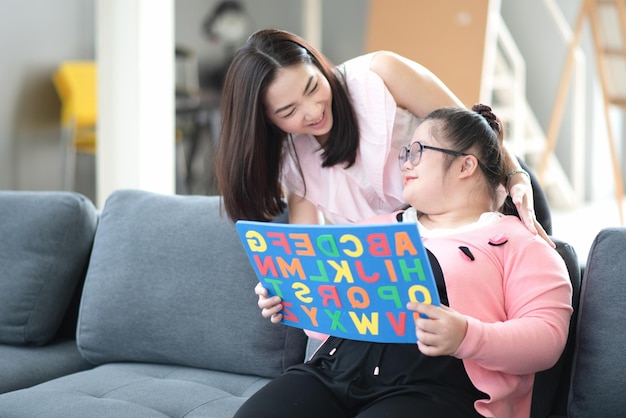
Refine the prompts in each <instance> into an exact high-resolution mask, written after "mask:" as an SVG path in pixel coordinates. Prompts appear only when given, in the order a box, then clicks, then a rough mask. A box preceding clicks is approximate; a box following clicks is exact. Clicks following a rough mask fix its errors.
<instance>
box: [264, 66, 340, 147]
mask: <svg viewBox="0 0 626 418" xmlns="http://www.w3.org/2000/svg"><path fill="white" fill-rule="evenodd" d="M332 101H333V100H332V92H331V89H330V85H329V84H328V80H327V79H326V77H324V75H323V74H322V73H321V72H320V70H319V69H318V68H317V67H316V66H315V65H313V64H297V65H292V66H289V67H283V68H281V69H279V70H278V72H277V74H276V78H275V79H274V81H272V83H270V85H269V86H268V87H267V90H266V93H265V97H264V104H265V113H266V115H267V117H268V118H269V119H270V121H271V122H272V123H273V124H274V125H276V126H277V127H279V128H280V129H282V130H283V131H285V132H287V133H292V134H310V135H313V136H315V137H317V139H318V140H319V141H320V143H323V142H324V141H325V140H326V139H327V138H328V135H329V133H330V129H331V128H332V126H333V114H332Z"/></svg>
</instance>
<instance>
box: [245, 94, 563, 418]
mask: <svg viewBox="0 0 626 418" xmlns="http://www.w3.org/2000/svg"><path fill="white" fill-rule="evenodd" d="M502 153H503V150H502V127H501V125H500V123H499V121H498V120H497V119H496V117H495V116H494V114H493V113H492V112H491V109H490V108H489V107H487V106H484V105H476V106H474V107H473V109H472V110H471V111H470V110H466V109H460V108H443V109H439V110H436V111H434V112H432V113H431V114H429V115H428V116H427V117H426V118H425V120H424V121H423V123H422V124H421V125H420V126H419V127H418V128H417V130H416V131H415V134H414V135H413V138H412V140H411V142H410V144H409V145H408V146H406V147H404V148H402V149H401V150H400V152H399V156H398V161H399V166H400V167H401V168H402V181H403V184H404V190H403V193H402V197H403V199H405V200H406V202H408V203H409V204H410V205H411V207H409V208H408V209H406V210H404V211H398V212H394V213H391V214H388V215H382V216H377V217H374V218H372V219H370V220H369V222H378V223H380V222H416V223H417V225H418V228H419V231H420V233H421V235H422V237H423V241H424V246H425V247H426V249H427V250H428V251H429V253H430V254H429V255H430V258H431V261H432V267H433V272H434V274H435V277H436V280H437V282H438V288H439V290H440V298H441V300H442V306H433V305H427V304H419V303H409V304H408V305H407V309H409V310H411V311H414V312H417V313H420V314H422V315H421V316H416V318H418V319H416V320H415V333H416V336H417V339H418V342H417V345H414V344H379V343H368V342H362V341H352V340H346V339H340V338H337V337H333V336H330V337H328V338H327V339H326V340H325V342H324V343H323V345H322V346H321V347H320V348H319V349H318V351H317V352H316V354H315V355H314V356H313V357H312V358H311V359H310V360H309V361H308V362H306V363H305V364H302V365H298V366H295V367H292V368H290V369H289V370H287V371H286V372H285V373H284V374H283V375H282V376H280V377H278V378H276V379H275V380H273V381H272V382H270V383H269V384H268V385H267V386H265V387H264V388H263V389H261V390H260V391H259V392H258V393H256V394H255V395H253V396H252V397H251V398H250V399H249V400H248V401H247V402H246V403H245V404H244V405H243V406H242V408H241V409H240V411H239V412H238V413H237V415H236V417H238V418H242V417H269V416H271V417H322V416H323V417H359V418H364V417H372V418H373V417H383V416H389V417H396V418H398V417H400V418H401V417H473V416H476V417H478V416H486V417H498V418H508V417H520V418H521V417H525V418H527V417H528V416H529V415H530V407H531V397H532V388H533V381H534V374H535V373H536V372H538V371H541V370H544V369H547V368H549V367H551V366H552V365H553V364H554V363H555V362H556V361H557V360H558V358H559V356H560V354H561V352H562V350H563V348H564V346H565V342H566V338H567V333H568V326H569V319H570V315H571V313H572V307H571V285H570V281H569V275H568V272H567V269H566V267H565V263H564V262H563V260H562V259H561V257H560V256H559V255H558V253H557V252H556V251H555V250H554V249H553V248H550V247H549V246H548V245H547V243H546V242H545V241H544V240H542V239H541V238H540V237H538V236H537V235H535V234H532V233H531V232H530V231H528V230H527V229H526V228H525V227H524V226H523V225H522V223H521V222H520V221H519V219H517V218H516V217H514V216H505V215H503V214H501V213H498V212H496V211H495V209H496V208H497V189H498V186H499V185H500V184H501V182H502V178H503V177H504V176H505V169H504V167H503V155H502ZM256 292H257V294H258V295H259V307H260V308H261V309H262V314H263V316H265V317H268V318H271V320H272V322H278V321H280V319H281V314H280V310H281V309H282V305H281V304H280V298H278V297H271V298H268V297H267V293H266V292H265V290H264V289H263V288H262V287H261V286H257V289H256Z"/></svg>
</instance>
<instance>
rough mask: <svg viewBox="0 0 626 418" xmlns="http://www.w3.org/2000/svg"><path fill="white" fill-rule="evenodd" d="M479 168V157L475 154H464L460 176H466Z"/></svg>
mask: <svg viewBox="0 0 626 418" xmlns="http://www.w3.org/2000/svg"><path fill="white" fill-rule="evenodd" d="M477 169H478V159H477V158H476V157H475V156H473V155H464V156H463V163H462V164H461V171H460V173H459V178H466V177H469V176H471V175H472V174H474V172H475V171H476V170H477Z"/></svg>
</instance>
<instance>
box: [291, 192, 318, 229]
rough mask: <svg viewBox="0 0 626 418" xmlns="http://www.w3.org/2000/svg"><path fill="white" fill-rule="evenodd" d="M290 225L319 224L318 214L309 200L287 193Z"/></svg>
mask: <svg viewBox="0 0 626 418" xmlns="http://www.w3.org/2000/svg"><path fill="white" fill-rule="evenodd" d="M287 206H288V207H289V223H290V224H312V225H315V224H319V223H320V222H319V213H318V211H317V208H316V207H315V205H314V204H313V203H311V201H310V200H308V199H305V198H304V197H302V196H298V195H295V194H293V193H289V194H288V195H287Z"/></svg>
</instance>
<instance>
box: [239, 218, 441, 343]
mask: <svg viewBox="0 0 626 418" xmlns="http://www.w3.org/2000/svg"><path fill="white" fill-rule="evenodd" d="M236 226H237V230H238V232H239V235H240V237H241V240H242V243H243V246H244V248H245V250H246V252H247V254H248V257H249V258H250V261H251V263H252V266H253V268H254V270H255V272H256V274H257V276H258V278H259V280H260V281H261V283H262V284H263V286H264V287H265V288H266V289H267V290H268V293H269V295H270V296H273V295H278V296H280V297H281V298H282V300H283V306H284V309H283V312H282V313H283V323H284V324H286V325H291V326H294V327H298V328H303V329H309V330H312V331H316V332H321V333H324V334H330V335H333V336H336V337H342V338H348V339H353V340H363V341H373V342H390V343H408V342H412V343H415V342H416V341H417V337H416V336H415V325H414V315H416V314H415V313H414V312H412V311H409V310H407V309H406V304H407V302H409V301H418V302H423V303H430V304H433V305H439V304H440V301H439V293H438V292H437V286H436V284H435V280H434V277H433V273H432V269H431V266H430V262H429V260H428V255H427V253H426V251H425V250H424V246H423V244H422V240H421V238H420V235H419V232H418V229H417V224H415V223H394V224H353V225H293V224H279V223H268V222H253V221H238V222H237V224H236Z"/></svg>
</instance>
